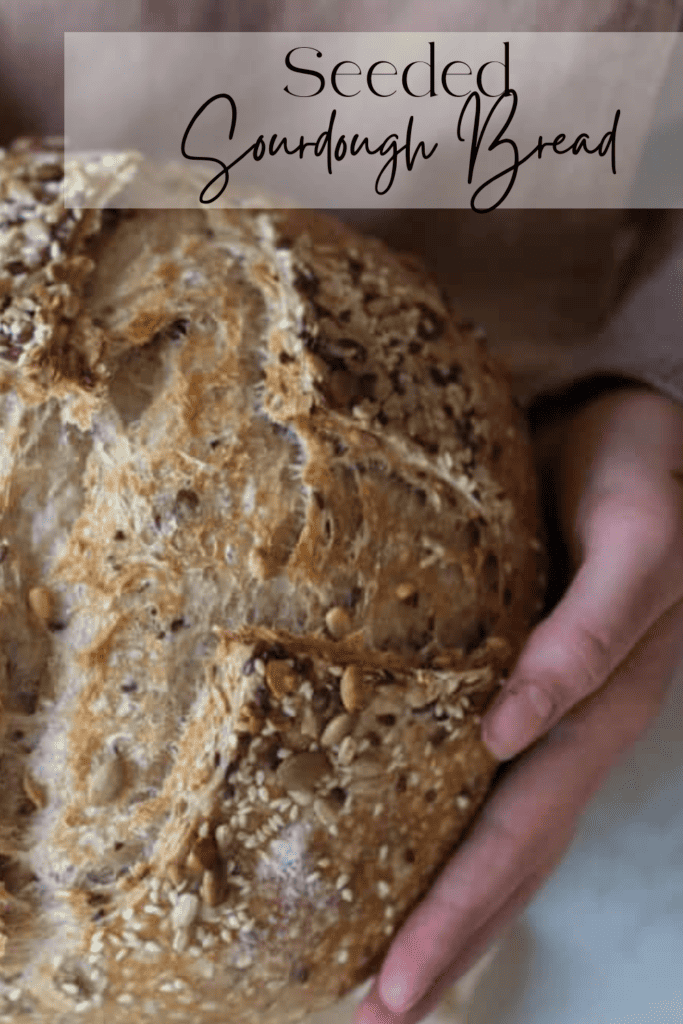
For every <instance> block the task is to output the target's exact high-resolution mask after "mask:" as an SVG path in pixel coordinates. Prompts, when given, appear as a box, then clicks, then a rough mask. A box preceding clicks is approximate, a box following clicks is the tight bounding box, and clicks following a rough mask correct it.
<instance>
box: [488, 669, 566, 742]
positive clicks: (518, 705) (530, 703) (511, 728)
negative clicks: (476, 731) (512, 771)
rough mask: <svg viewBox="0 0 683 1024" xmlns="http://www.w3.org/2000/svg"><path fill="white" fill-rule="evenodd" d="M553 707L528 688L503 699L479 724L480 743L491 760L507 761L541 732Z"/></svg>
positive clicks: (536, 689)
mask: <svg viewBox="0 0 683 1024" xmlns="http://www.w3.org/2000/svg"><path fill="white" fill-rule="evenodd" d="M552 713H553V704H552V701H551V699H550V697H549V695H548V694H547V693H546V692H545V691H544V690H541V689H540V688H539V687H537V686H534V685H533V684H529V685H527V686H525V687H524V689H523V690H520V692H519V693H512V694H510V695H509V696H508V697H506V698H505V699H504V700H503V701H502V702H501V703H500V704H499V705H498V707H497V708H496V709H495V710H494V711H492V713H491V717H490V718H489V717H486V718H485V719H484V722H483V723H482V737H481V738H482V740H483V741H484V743H485V744H486V746H487V747H488V748H489V750H490V751H491V753H492V754H493V756H494V757H496V758H498V760H499V761H507V760H509V759H510V758H511V757H514V756H515V755H516V754H518V753H520V752H521V751H522V750H524V749H525V748H526V747H528V746H529V744H530V743H532V742H533V741H534V740H535V739H536V738H537V736H539V735H540V734H541V733H542V732H543V731H544V728H543V727H544V726H545V725H546V724H547V723H549V722H550V719H551V718H552Z"/></svg>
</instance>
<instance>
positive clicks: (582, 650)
mask: <svg viewBox="0 0 683 1024" xmlns="http://www.w3.org/2000/svg"><path fill="white" fill-rule="evenodd" d="M565 651H566V653H565V656H564V663H563V664H562V665H561V675H562V679H563V681H565V680H566V681H567V683H568V684H569V685H570V686H571V688H572V691H574V692H573V696H574V699H575V700H576V699H578V698H580V697H584V696H586V695H587V694H589V693H593V692H594V691H595V690H597V689H598V688H599V687H600V686H602V684H603V683H604V682H605V680H606V679H607V677H608V676H609V674H610V672H611V671H612V670H613V668H614V667H615V665H614V656H613V653H612V642H611V640H610V639H609V637H607V636H606V635H605V634H603V633H602V632H601V631H600V629H599V628H597V627H596V626H594V625H591V626H589V625H586V624H580V625H578V626H577V627H576V629H575V631H574V633H573V634H572V636H571V637H570V638H569V639H568V643H567V644H566V647H565ZM565 685H566V684H565ZM572 703H573V702H572Z"/></svg>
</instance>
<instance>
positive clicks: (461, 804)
mask: <svg viewBox="0 0 683 1024" xmlns="http://www.w3.org/2000/svg"><path fill="white" fill-rule="evenodd" d="M455 803H456V806H457V808H458V810H459V811H466V810H467V808H468V807H469V806H470V800H469V797H466V796H463V795H462V793H461V794H460V796H456V798H455Z"/></svg>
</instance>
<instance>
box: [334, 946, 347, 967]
mask: <svg viewBox="0 0 683 1024" xmlns="http://www.w3.org/2000/svg"><path fill="white" fill-rule="evenodd" d="M336 960H337V963H338V964H345V963H348V960H349V951H348V949H340V950H339V952H338V953H337V956H336Z"/></svg>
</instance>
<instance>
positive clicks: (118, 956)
mask: <svg viewBox="0 0 683 1024" xmlns="http://www.w3.org/2000/svg"><path fill="white" fill-rule="evenodd" d="M128 952H129V951H128V950H127V949H120V950H119V951H118V953H117V954H116V956H115V957H114V959H115V960H116V961H117V962H118V961H120V960H123V958H124V957H125V956H128Z"/></svg>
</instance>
